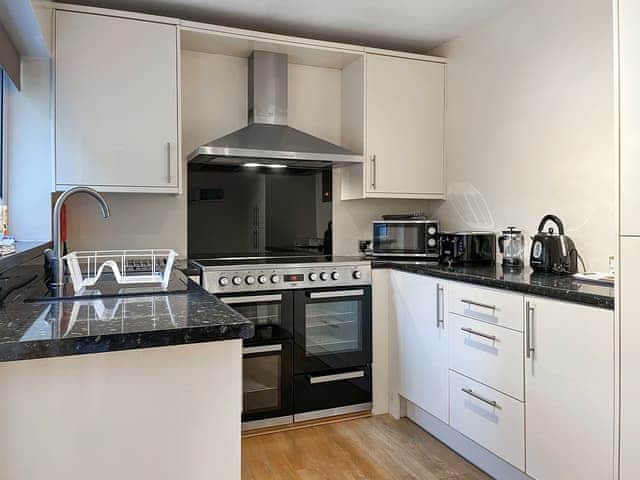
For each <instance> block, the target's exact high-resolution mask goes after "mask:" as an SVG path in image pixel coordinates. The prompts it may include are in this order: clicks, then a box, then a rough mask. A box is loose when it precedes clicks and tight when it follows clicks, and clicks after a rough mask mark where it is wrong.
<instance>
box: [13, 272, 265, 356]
mask: <svg viewBox="0 0 640 480" xmlns="http://www.w3.org/2000/svg"><path fill="white" fill-rule="evenodd" d="M172 275H173V276H174V278H172V281H173V280H176V281H178V282H179V281H183V282H186V284H187V285H188V288H187V289H186V291H184V292H180V293H172V294H153V295H148V296H142V295H141V296H127V297H118V296H113V297H105V298H85V299H77V300H58V301H47V302H39V303H30V302H25V299H26V298H29V297H30V296H32V295H33V293H34V292H36V293H38V292H41V291H43V290H46V286H45V281H44V268H43V267H42V266H41V265H27V266H20V267H16V268H14V269H12V270H9V271H7V272H5V273H4V274H2V275H0V295H1V297H2V298H3V301H2V304H1V305H0V362H7V361H15V360H27V359H35V358H46V357H58V356H65V355H80V354H88V353H99V352H110V351H118V350H129V349H137V348H150V347H160V346H169V345H183V344H188V343H199V342H211V341H217V340H228V339H245V338H250V337H251V336H253V331H254V329H253V324H252V323H251V322H250V321H248V320H247V319H245V318H244V317H243V316H241V315H240V314H238V313H236V312H235V311H234V310H233V309H231V308H229V307H228V306H226V305H225V304H223V303H222V302H220V301H219V300H218V299H217V298H216V297H215V296H213V295H210V294H209V293H207V292H205V291H204V290H202V289H201V288H200V287H199V286H198V285H196V284H195V283H193V282H190V281H189V280H188V278H187V277H186V276H185V275H184V274H183V273H182V272H181V271H178V270H174V272H173V273H172Z"/></svg>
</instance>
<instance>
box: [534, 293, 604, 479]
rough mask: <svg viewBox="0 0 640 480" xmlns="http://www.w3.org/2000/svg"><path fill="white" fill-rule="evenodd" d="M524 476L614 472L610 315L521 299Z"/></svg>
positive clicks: (598, 476) (593, 476)
mask: <svg viewBox="0 0 640 480" xmlns="http://www.w3.org/2000/svg"><path fill="white" fill-rule="evenodd" d="M525 312H526V322H525V324H526V327H527V328H526V331H525V335H526V338H525V354H526V358H525V386H526V388H525V392H526V393H525V401H526V446H527V448H526V473H527V474H528V475H529V476H531V477H532V478H535V479H536V480H556V479H562V480H584V479H587V478H589V479H594V480H595V479H598V480H606V479H612V478H613V470H614V464H613V462H614V452H613V445H614V340H613V326H614V315H613V312H611V311H609V310H602V309H597V308H592V307H585V306H579V305H574V304H568V303H564V302H558V301H553V300H547V299H541V298H537V297H536V298H533V297H525Z"/></svg>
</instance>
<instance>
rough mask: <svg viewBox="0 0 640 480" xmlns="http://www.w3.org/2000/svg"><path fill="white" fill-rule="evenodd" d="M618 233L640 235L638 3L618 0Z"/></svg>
mask: <svg viewBox="0 0 640 480" xmlns="http://www.w3.org/2000/svg"><path fill="white" fill-rule="evenodd" d="M618 8H619V28H620V37H619V38H620V52H619V55H620V233H621V234H622V235H640V215H638V211H639V210H640V195H638V183H640V162H638V158H639V157H640V135H638V131H639V130H640V87H639V86H638V85H639V84H640V2H638V1H637V0H620V2H619V7H618Z"/></svg>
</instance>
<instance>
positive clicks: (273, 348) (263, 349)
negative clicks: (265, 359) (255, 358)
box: [242, 344, 282, 355]
mask: <svg viewBox="0 0 640 480" xmlns="http://www.w3.org/2000/svg"><path fill="white" fill-rule="evenodd" d="M281 351H282V344H278V345H261V346H258V347H245V348H243V349H242V354H243V355H252V354H256V353H271V352H281Z"/></svg>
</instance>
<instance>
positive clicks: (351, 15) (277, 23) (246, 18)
mask: <svg viewBox="0 0 640 480" xmlns="http://www.w3.org/2000/svg"><path fill="white" fill-rule="evenodd" d="M62 1H66V2H68V3H77V4H82V5H92V6H100V7H106V8H115V9H121V10H135V11H139V12H146V13H153V14H157V15H167V16H171V17H178V18H183V19H188V20H195V21H201V22H209V23H217V24H220V25H228V26H234V27H241V28H248V29H252V30H261V31H266V32H274V33H283V34H290V35H298V36H304V37H312V38H317V39H322V40H333V41H338V42H345V43H356V44H360V45H368V46H375V47H380V48H390V49H401V50H408V51H414V52H426V51H428V50H429V49H430V48H432V47H435V46H437V45H440V44H442V43H444V42H446V41H448V40H450V39H452V38H454V37H456V36H457V35H459V34H460V33H462V32H463V31H464V30H465V29H467V28H468V27H470V26H472V25H474V24H476V23H479V22H482V21H483V20H485V19H487V18H490V17H491V16H493V15H495V14H496V13H498V12H499V11H500V10H502V9H504V8H505V7H506V6H508V5H509V4H511V3H513V1H514V0H62Z"/></svg>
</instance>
